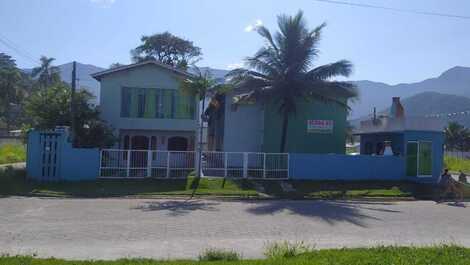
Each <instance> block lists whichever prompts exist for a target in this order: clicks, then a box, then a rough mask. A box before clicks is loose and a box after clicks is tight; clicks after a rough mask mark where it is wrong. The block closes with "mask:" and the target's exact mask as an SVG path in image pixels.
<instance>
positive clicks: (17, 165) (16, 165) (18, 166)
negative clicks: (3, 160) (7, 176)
mask: <svg viewBox="0 0 470 265" xmlns="http://www.w3.org/2000/svg"><path fill="white" fill-rule="evenodd" d="M6 167H12V168H16V169H24V168H26V162H18V163H11V164H1V165H0V169H3V168H6Z"/></svg>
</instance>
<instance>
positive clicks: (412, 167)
mask: <svg viewBox="0 0 470 265" xmlns="http://www.w3.org/2000/svg"><path fill="white" fill-rule="evenodd" d="M417 175H418V143H417V142H408V143H407V144H406V176H408V177H416V176H417Z"/></svg>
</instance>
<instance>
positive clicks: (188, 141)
mask: <svg viewBox="0 0 470 265" xmlns="http://www.w3.org/2000/svg"><path fill="white" fill-rule="evenodd" d="M117 147H118V148H119V149H124V150H148V151H194V147H195V132H191V131H160V130H119V143H118V146H117Z"/></svg>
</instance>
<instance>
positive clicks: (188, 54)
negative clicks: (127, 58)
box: [131, 32, 202, 69]
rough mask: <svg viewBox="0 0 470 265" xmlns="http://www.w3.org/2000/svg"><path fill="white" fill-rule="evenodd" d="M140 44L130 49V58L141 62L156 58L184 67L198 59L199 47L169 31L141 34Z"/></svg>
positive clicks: (171, 64)
mask: <svg viewBox="0 0 470 265" xmlns="http://www.w3.org/2000/svg"><path fill="white" fill-rule="evenodd" d="M140 40H141V41H142V44H141V45H139V46H138V47H137V48H135V49H134V50H131V55H132V60H133V61H134V62H141V61H145V60H156V61H159V62H161V63H164V64H168V65H170V66H173V67H176V68H180V69H186V68H187V67H188V65H190V64H194V63H195V62H197V61H198V60H199V59H200V56H201V55H202V53H201V48H199V47H197V46H194V44H193V42H192V41H189V40H185V39H182V38H180V37H177V36H175V35H173V34H171V33H169V32H163V33H160V34H154V35H151V36H142V38H141V39H140Z"/></svg>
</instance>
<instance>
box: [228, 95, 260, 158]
mask: <svg viewBox="0 0 470 265" xmlns="http://www.w3.org/2000/svg"><path fill="white" fill-rule="evenodd" d="M232 97H233V94H228V95H227V96H226V100H225V121H224V140H223V151H225V152H261V151H262V150H263V135H264V132H263V130H264V110H263V108H262V107H261V106H260V105H254V104H253V105H239V106H238V107H237V108H236V109H234V108H233V107H232V100H231V99H232Z"/></svg>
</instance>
